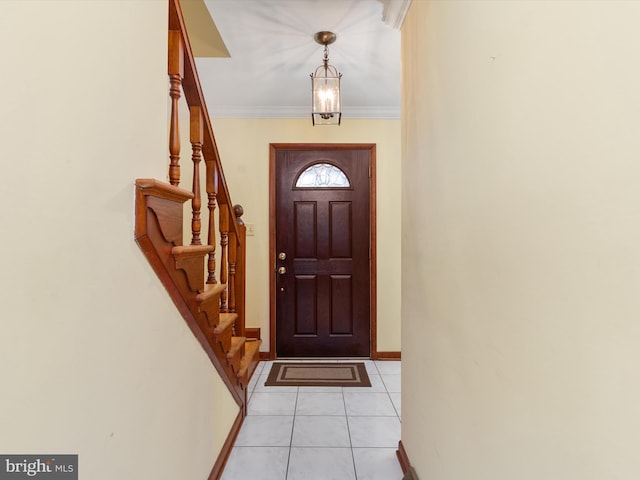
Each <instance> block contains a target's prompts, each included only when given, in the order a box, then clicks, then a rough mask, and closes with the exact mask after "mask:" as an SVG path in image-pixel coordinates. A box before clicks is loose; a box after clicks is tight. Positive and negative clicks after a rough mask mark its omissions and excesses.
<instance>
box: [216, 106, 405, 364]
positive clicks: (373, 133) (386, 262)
mask: <svg viewBox="0 0 640 480" xmlns="http://www.w3.org/2000/svg"><path fill="white" fill-rule="evenodd" d="M213 126H214V131H215V135H216V140H217V142H218V148H219V150H220V155H221V157H222V161H223V165H224V169H225V173H226V175H227V178H228V182H229V188H230V190H231V195H232V198H233V201H234V202H236V203H240V204H242V206H243V207H244V211H245V215H244V217H243V218H244V221H245V222H246V223H250V224H253V226H254V231H255V236H253V237H248V242H247V243H248V249H249V250H248V254H247V265H248V268H249V269H251V273H250V276H249V278H248V280H247V298H249V299H251V301H250V302H248V304H247V325H248V326H252V327H260V328H261V329H262V338H263V339H265V340H266V341H265V342H264V343H263V345H262V350H263V351H266V350H268V343H269V342H268V339H269V144H270V143H375V144H376V145H377V147H376V152H377V164H376V165H377V177H378V183H377V219H378V350H379V351H400V234H399V232H400V215H399V212H400V204H399V199H400V121H399V120H362V119H343V123H342V125H341V126H339V127H334V126H322V127H313V126H312V125H311V119H310V118H309V119H277V120H274V119H254V120H248V119H214V121H213Z"/></svg>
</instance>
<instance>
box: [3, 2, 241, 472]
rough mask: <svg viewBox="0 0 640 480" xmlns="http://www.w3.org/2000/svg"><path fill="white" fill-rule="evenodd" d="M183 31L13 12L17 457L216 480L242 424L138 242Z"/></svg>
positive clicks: (7, 264)
mask: <svg viewBox="0 0 640 480" xmlns="http://www.w3.org/2000/svg"><path fill="white" fill-rule="evenodd" d="M166 19H167V6H166V2H162V1H139V0H129V1H126V2H125V1H112V0H108V1H100V0H92V1H90V2H78V1H62V0H58V1H55V2H52V1H48V0H44V1H29V2H23V1H7V0H5V1H2V2H0V44H1V45H2V46H3V47H2V50H3V55H2V57H3V60H2V72H3V73H2V81H1V83H2V86H3V92H4V95H3V101H2V108H0V138H1V143H2V158H3V167H2V172H3V176H4V178H3V182H2V188H1V189H0V197H1V198H2V201H1V202H0V219H1V221H2V231H3V240H2V247H3V252H4V255H3V266H2V269H0V299H1V302H2V314H1V320H0V325H1V326H2V333H1V334H0V378H1V379H2V380H1V381H2V385H3V387H2V395H1V396H0V452H2V453H34V454H39V453H40V454H50V453H77V454H79V460H80V471H81V474H80V475H81V477H82V478H90V479H94V480H102V479H104V480H112V479H115V478H123V479H124V478H140V479H143V478H155V479H167V480H174V479H177V478H194V479H195V478H206V477H207V476H208V474H209V472H210V470H211V467H212V465H213V461H214V460H215V457H216V456H217V453H218V451H219V449H220V447H221V445H222V442H223V440H224V439H225V438H226V435H227V433H228V431H229V427H230V423H231V421H232V420H233V419H234V418H235V415H236V413H237V411H238V410H237V406H236V405H235V403H234V402H233V400H232V398H231V396H230V395H229V393H228V392H227V390H226V389H225V387H224V385H223V384H222V382H221V380H220V379H219V378H218V376H217V374H216V372H215V370H214V369H213V367H212V365H211V364H210V362H209V360H208V359H207V357H206V355H205V354H204V352H203V351H202V348H201V347H200V345H199V344H198V343H197V342H196V340H195V339H194V337H193V335H192V334H191V333H190V331H189V330H188V328H187V326H186V324H185V323H184V321H183V320H182V318H181V317H180V316H179V315H178V313H177V311H176V309H175V307H174V306H173V304H172V303H171V301H170V300H169V298H168V296H167V294H166V293H165V291H164V289H163V288H162V286H161V285H160V284H159V282H158V280H157V279H156V277H155V275H154V274H153V272H152V270H151V268H150V266H149V265H148V263H147V261H146V260H145V258H144V257H143V255H142V254H141V252H140V250H139V248H138V247H137V245H136V244H135V242H134V240H133V180H134V179H135V178H137V177H156V178H161V179H162V178H164V177H165V175H166V173H165V172H166V171H165V168H164V164H165V163H166V158H167V154H166V149H167V147H166V145H167V138H166V137H167V134H166V132H167V128H166V122H167V120H166V119H167V80H166V78H167V77H166V41H167V33H166V21H167V20H166ZM214 412H215V416H214Z"/></svg>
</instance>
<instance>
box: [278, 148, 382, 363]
mask: <svg viewBox="0 0 640 480" xmlns="http://www.w3.org/2000/svg"><path fill="white" fill-rule="evenodd" d="M346 147H350V148H346ZM354 147H355V146H354V145H350V146H343V147H340V146H333V147H332V146H330V145H327V146H317V145H316V146H315V148H312V149H303V148H302V147H301V146H299V148H295V147H292V148H278V149H276V151H275V159H274V161H275V166H274V169H275V205H276V218H275V230H276V232H275V255H276V258H275V262H274V265H275V272H274V275H275V280H274V284H275V304H276V331H275V335H276V354H277V356H278V357H317V356H335V357H349V356H369V355H370V337H371V319H370V310H371V306H370V293H371V289H370V285H371V278H370V274H371V269H370V247H369V245H370V239H371V228H370V193H371V186H370V167H371V162H372V150H373V146H371V145H367V146H366V148H354Z"/></svg>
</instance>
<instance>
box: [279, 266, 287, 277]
mask: <svg viewBox="0 0 640 480" xmlns="http://www.w3.org/2000/svg"><path fill="white" fill-rule="evenodd" d="M278 273H279V274H280V275H284V274H285V273H287V269H286V268H285V267H279V268H278Z"/></svg>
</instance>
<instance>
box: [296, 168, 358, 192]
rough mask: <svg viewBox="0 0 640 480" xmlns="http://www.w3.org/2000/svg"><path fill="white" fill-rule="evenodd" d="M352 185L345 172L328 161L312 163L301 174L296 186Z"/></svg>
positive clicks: (344, 186) (340, 186)
mask: <svg viewBox="0 0 640 480" xmlns="http://www.w3.org/2000/svg"><path fill="white" fill-rule="evenodd" d="M350 186H351V184H350V183H349V179H348V178H347V176H346V175H345V174H344V172H343V171H342V170H340V169H339V168H338V167H336V166H335V165H330V164H328V163H316V164H313V165H311V166H310V167H308V168H307V169H306V170H305V171H304V172H302V173H301V174H300V176H299V177H298V180H297V181H296V187H302V188H318V187H320V188H322V187H332V188H336V187H337V188H348V187H350Z"/></svg>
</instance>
